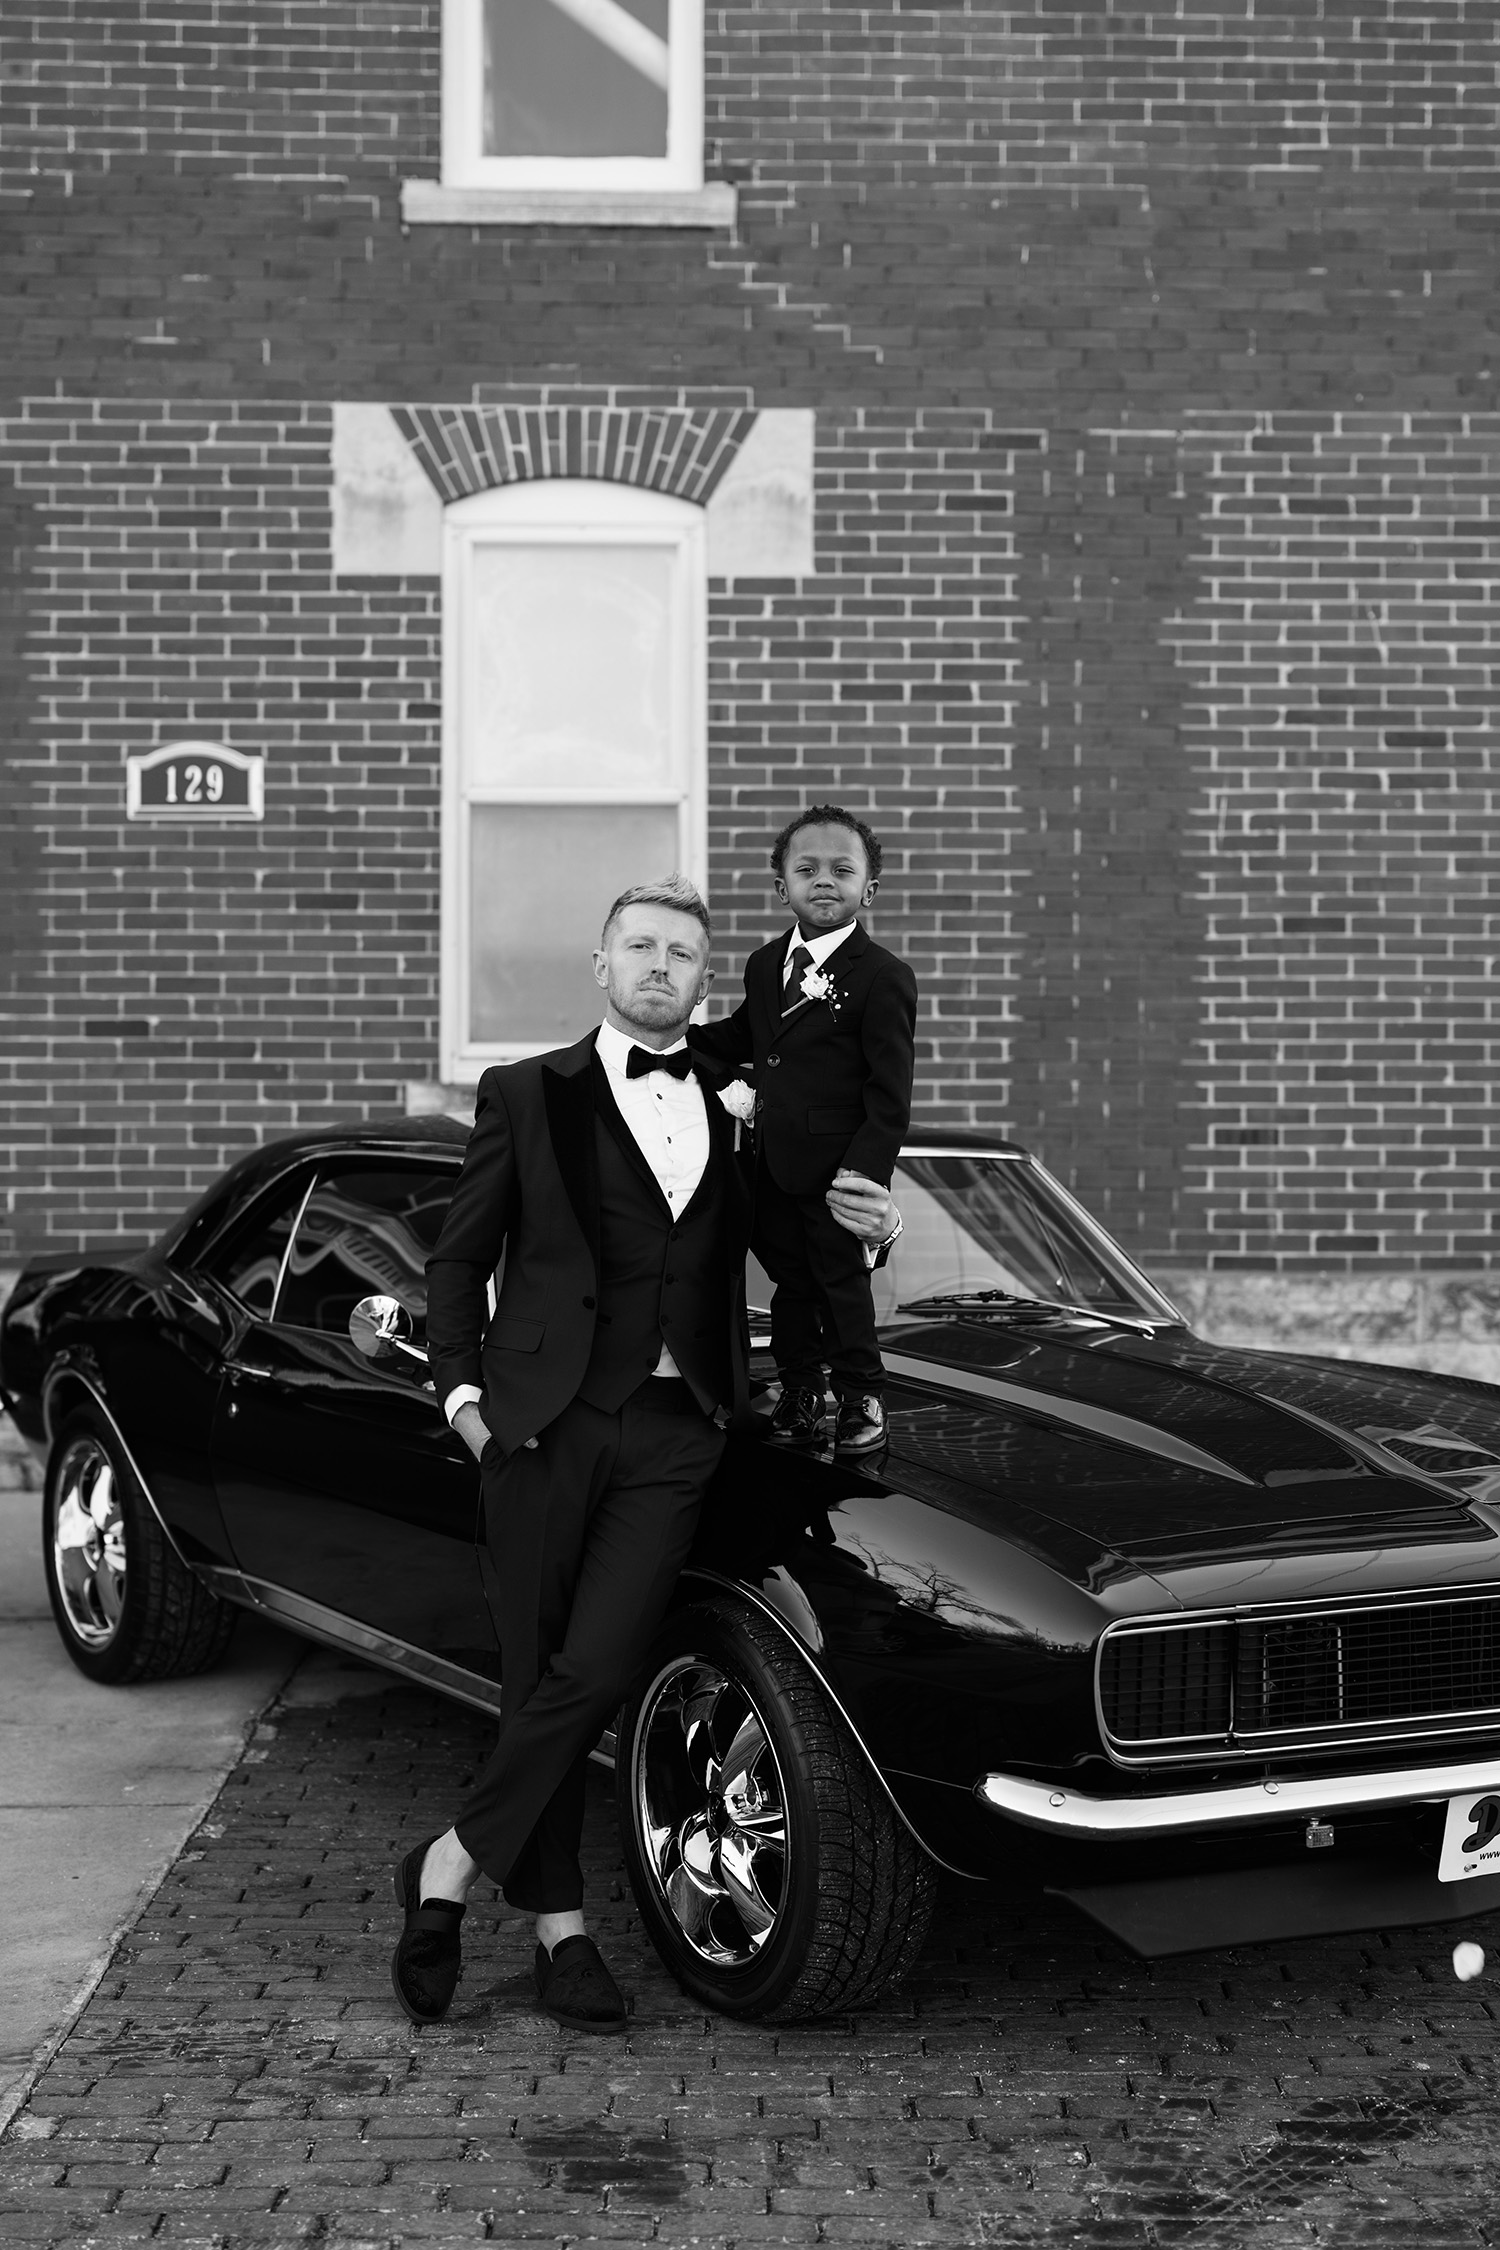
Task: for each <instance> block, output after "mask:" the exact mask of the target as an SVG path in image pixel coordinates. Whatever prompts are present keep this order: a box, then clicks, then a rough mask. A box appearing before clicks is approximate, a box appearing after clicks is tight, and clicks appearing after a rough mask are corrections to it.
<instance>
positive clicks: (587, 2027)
mask: <svg viewBox="0 0 1500 2250" xmlns="http://www.w3.org/2000/svg"><path fill="white" fill-rule="evenodd" d="M536 1994H537V1999H538V2000H539V2001H540V2002H541V2005H542V2009H543V2011H544V2013H545V2014H547V2015H549V2016H551V2017H553V2018H554V2019H555V2020H556V2021H557V2022H558V2023H561V2024H566V2025H567V2027H568V2029H569V2030H570V2031H623V2030H624V2029H625V1999H624V1995H623V1994H622V1993H621V1991H620V1987H619V1986H618V1985H617V1984H616V1983H615V1980H614V1978H613V1977H612V1976H611V1975H610V1973H609V1971H608V1969H606V1967H605V1966H604V1962H603V1959H602V1958H601V1956H600V1952H599V1948H598V1946H597V1945H595V1943H594V1941H593V1939H592V1938H591V1937H565V1938H559V1939H558V1941H557V1943H556V1945H555V1946H554V1947H553V1948H552V1951H551V1952H550V1953H549V1952H548V1951H547V1948H546V1947H545V1945H538V1947H537V1949H536Z"/></svg>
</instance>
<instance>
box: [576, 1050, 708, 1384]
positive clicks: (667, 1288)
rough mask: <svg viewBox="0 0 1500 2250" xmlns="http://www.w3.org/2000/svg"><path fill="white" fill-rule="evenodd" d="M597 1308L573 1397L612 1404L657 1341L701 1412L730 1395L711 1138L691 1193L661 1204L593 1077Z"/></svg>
mask: <svg viewBox="0 0 1500 2250" xmlns="http://www.w3.org/2000/svg"><path fill="white" fill-rule="evenodd" d="M602 1075H603V1073H602V1071H599V1070H597V1068H596V1077H595V1085H596V1111H597V1114H596V1116H595V1121H594V1142H595V1148H596V1151H597V1155H598V1163H599V1309H598V1313H597V1315H596V1326H595V1329H594V1344H593V1349H592V1351H591V1352H590V1354H589V1363H588V1366H587V1368H586V1369H585V1370H584V1377H583V1381H582V1383H581V1384H580V1386H579V1390H578V1396H579V1397H580V1398H581V1399H583V1400H584V1401H585V1403H586V1404H588V1405H589V1406H597V1407H599V1408H601V1409H602V1410H603V1411H604V1412H605V1413H613V1412H615V1411H616V1409H617V1408H619V1407H620V1406H622V1405H623V1404H624V1402H625V1400H626V1399H627V1398H628V1397H629V1396H630V1394H631V1392H632V1391H634V1390H637V1389H639V1387H640V1385H641V1384H642V1383H643V1382H644V1381H645V1379H646V1377H647V1376H648V1375H650V1374H652V1373H653V1372H654V1370H655V1367H656V1363H657V1361H658V1360H659V1359H660V1357H661V1348H662V1345H663V1344H665V1345H666V1346H667V1349H668V1350H669V1351H670V1352H671V1354H672V1357H673V1359H674V1360H675V1361H676V1362H677V1365H678V1367H679V1368H680V1369H681V1371H682V1374H683V1376H684V1378H685V1379H686V1381H687V1382H688V1383H689V1384H691V1386H692V1389H693V1393H694V1396H695V1397H696V1398H697V1400H698V1403H699V1405H700V1406H701V1407H702V1408H703V1409H704V1412H705V1413H710V1412H712V1410H713V1409H714V1408H715V1407H716V1406H728V1405H730V1404H731V1403H732V1400H733V1395H734V1380H733V1372H732V1364H731V1359H730V1349H729V1322H730V1287H729V1264H728V1259H727V1256H726V1253H725V1242H724V1196H725V1192H726V1187H725V1180H724V1176H723V1164H722V1161H721V1159H720V1158H719V1156H718V1154H717V1152H716V1150H715V1149H713V1148H712V1147H711V1148H710V1151H709V1159H708V1162H707V1164H706V1165H705V1166H704V1169H703V1177H702V1179H701V1180H700V1181H699V1183H698V1186H697V1189H696V1191H695V1192H694V1195H693V1198H692V1201H691V1202H690V1203H689V1204H688V1206H687V1209H686V1210H685V1211H684V1212H683V1213H682V1215H681V1217H680V1218H679V1219H678V1220H677V1221H676V1223H675V1224H674V1223H673V1219H672V1211H671V1206H670V1205H669V1204H668V1202H667V1199H666V1197H665V1196H664V1195H663V1194H662V1192H661V1189H660V1188H659V1187H658V1186H657V1184H656V1180H655V1177H654V1175H653V1173H652V1170H651V1167H650V1165H649V1164H648V1163H647V1162H646V1159H645V1157H644V1156H642V1154H641V1152H640V1148H639V1146H638V1145H637V1143H636V1140H635V1136H634V1135H633V1134H632V1132H631V1130H630V1127H629V1126H628V1125H627V1124H626V1123H625V1120H624V1118H623V1117H621V1115H620V1113H619V1111H618V1109H616V1108H615V1104H614V1100H613V1097H612V1096H611V1095H610V1093H609V1091H608V1085H607V1082H606V1084H605V1086H604V1087H602V1088H600V1087H599V1086H598V1080H599V1078H600V1077H602Z"/></svg>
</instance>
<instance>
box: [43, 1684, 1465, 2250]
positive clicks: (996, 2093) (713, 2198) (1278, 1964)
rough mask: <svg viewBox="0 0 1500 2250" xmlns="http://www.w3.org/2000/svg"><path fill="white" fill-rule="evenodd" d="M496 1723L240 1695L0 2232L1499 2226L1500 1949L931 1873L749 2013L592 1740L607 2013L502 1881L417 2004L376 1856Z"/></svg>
mask: <svg viewBox="0 0 1500 2250" xmlns="http://www.w3.org/2000/svg"><path fill="white" fill-rule="evenodd" d="M485 1739H486V1730H485V1728H484V1727H483V1726H482V1724H480V1723H479V1722H477V1721H474V1720H471V1719H470V1718H469V1717H468V1716H467V1715H465V1714H463V1713H458V1712H455V1711H453V1710H451V1709H450V1708H448V1707H447V1706H444V1705H442V1704H440V1703H439V1702H438V1701H436V1700H435V1699H433V1698H430V1697H428V1696H426V1695H425V1694H422V1693H419V1692H416V1691H412V1690H407V1689H405V1688H399V1687H397V1688H393V1689H391V1690H390V1691H389V1692H383V1693H380V1694H378V1695H375V1696H372V1697H370V1698H368V1699H365V1700H362V1701H356V1702H353V1703H345V1704H342V1705H339V1706H337V1707H334V1708H332V1709H315V1710H301V1709H298V1710H283V1711H281V1712H280V1713H279V1714H278V1717H277V1721H276V1724H275V1726H274V1728H271V1727H268V1728H265V1729H263V1730H262V1736H261V1737H258V1738H257V1743H256V1746H255V1747H253V1748H252V1749H251V1751H250V1753H249V1755H248V1758H247V1760H246V1762H245V1763H244V1764H243V1765H242V1766H241V1767H240V1768H239V1770H238V1771H237V1772H236V1773H235V1774H234V1775H233V1776H232V1777H231V1779H230V1781H229V1782H228V1784H227V1785H226V1787H225V1789H224V1791H223V1794H222V1796H221V1798H220V1800H219V1803H218V1805H217V1806H216V1807H215V1810H214V1813H213V1815H212V1817H211V1819H210V1820H209V1821H208V1822H207V1823H206V1824H205V1826H204V1827H203V1829H202V1830H201V1831H200V1832H199V1833H198V1834H197V1835H195V1836H194V1837H193V1838H192V1839H191V1841H190V1846H189V1849H188V1850H187V1851H186V1852H185V1853H184V1855H183V1858H182V1860H181V1861H180V1862H179V1864H178V1866H177V1867H176V1868H175V1870H174V1871H173V1873H172V1874H171V1876H170V1877H169V1878H168V1880H167V1882H166V1883H165V1885H164V1886H163V1888H162V1890H161V1891H160V1893H159V1894H158V1896H157V1898H156V1900H155V1902H154V1903H153V1905H152V1906H151V1907H150V1908H149V1909H148V1910H147V1912H146V1913H145V1915H144V1916H143V1918H142V1920H141V1922H140V1924H139V1926H138V1927H137V1929H136V1930H135V1932H134V1933H133V1935H132V1937H131V1938H130V1940H129V1941H128V1942H127V1944H126V1945H125V1946H124V1947H123V1948H122V1949H121V1952H120V1955H119V1957H118V1960H117V1962H116V1963H115V1965H114V1967H113V1969H112V1970H111V1972H110V1973H109V1974H108V1976H107V1977H106V1978H105V1981H104V1983H103V1985H102V1987H101V1988H100V1990H99V1992H98V1994H97V1996H96V1998H95V1999H94V2001H93V2002H92V2004H91V2005H90V2007H89V2008H88V2009H87V2011H86V2012H85V2014H84V2016H83V2017H82V2019H81V2021H80V2023H79V2025H78V2027H77V2029H76V2030H75V2031H74V2033H73V2035H72V2036H71V2037H70V2038H69V2039H68V2041H67V2042H66V2044H65V2045H64V2047H63V2048H62V2050H61V2052H60V2053H59V2054H58V2056H57V2059H56V2060H55V2061H54V2063H53V2064H52V2066H51V2068H50V2069H49V2070H48V2071H47V2072H46V2074H45V2076H44V2077H43V2078H42V2080H41V2082H40V2084H39V2085H38V2086H37V2088H36V2091H35V2095H34V2097H33V2099H32V2102H31V2104H30V2107H29V2108H28V2109H27V2110H26V2111H25V2112H23V2114H22V2115H21V2117H20V2118H19V2119H18V2120H17V2124H16V2126H15V2128H14V2129H13V2131H12V2132H11V2134H10V2135H9V2137H8V2138H7V2140H6V2142H5V2143H4V2145H3V2147H0V2240H3V2241H4V2242H5V2243H6V2244H7V2245H9V2244H22V2243H25V2244H52V2243H56V2244H64V2243H66V2244H70V2245H82V2244H98V2245H100V2246H101V2250H103V2246H109V2245H114V2244H119V2243H127V2242H130V2243H133V2242H144V2241H148V2240H149V2241H155V2242H162V2243H172V2244H204V2245H207V2244H216V2245H223V2246H226V2250H250V2246H251V2245H273V2244H292V2243H300V2242H325V2243H330V2244H334V2245H337V2246H339V2250H356V2246H359V2250H377V2246H378V2250H388V2246H390V2245H395V2244H399V2243H402V2242H438V2243H444V2242H452V2243H460V2242H471V2241H479V2240H487V2239H493V2240H502V2241H506V2242H512V2243H537V2244H568V2245H572V2244H588V2243H592V2242H625V2243H635V2242H653V2241H657V2242H662V2243H665V2244H679V2243H680V2244H688V2243H698V2242H702V2243H706V2244H712V2245H716V2246H718V2245H729V2244H765V2243H782V2242H787V2243H815V2242H828V2243H835V2244H837V2243H851V2244H852V2243H859V2244H892V2245H895V2244H901V2245H925V2244H941V2245H949V2244H954V2245H956V2244H968V2243H990V2242H994V2243H1013V2244H1062V2243H1071V2242H1075V2241H1081V2242H1090V2243H1091V2242H1100V2243H1153V2242H1163V2243H1169V2242H1176V2241H1182V2240H1188V2239H1192V2240H1201V2241H1204V2242H1209V2241H1211V2242H1212V2243H1213V2245H1214V2250H1221V2246H1224V2250H1232V2246H1234V2245H1238V2244H1242V2243H1245V2244H1248V2243H1252V2242H1253V2243H1256V2244H1263V2243H1267V2242H1274V2243H1283V2242H1285V2243H1288V2244H1301V2243H1306V2242H1315V2243H1317V2244H1319V2245H1322V2244H1334V2245H1344V2244H1354V2243H1364V2242H1367V2241H1370V2240H1372V2239H1377V2238H1378V2239H1380V2240H1382V2241H1387V2242H1391V2243H1402V2244H1406V2243H1412V2242H1417V2243H1420V2244H1421V2245H1422V2246H1423V2250H1428V2246H1438V2245H1442V2244H1444V2243H1449V2242H1451V2243H1463V2244H1477V2243H1485V2242H1490V2241H1492V2240H1494V2239H1495V2236H1496V2233H1497V2232H1500V2222H1497V2221H1496V2218H1495V2214H1496V2212H1497V2209H1500V2205H1497V2200H1496V2195H1495V2189H1496V2186H1497V2184H1500V2178H1497V2175H1500V2158H1497V2156H1496V2154H1495V2149H1494V2130H1493V2128H1494V2118H1495V2091H1496V2083H1497V2075H1500V2073H1497V2063H1500V2040H1497V2031H1496V2021H1495V2007H1494V2003H1493V2001H1492V1999H1491V1997H1490V1995H1491V1992H1492V1990H1493V1987H1492V1986H1491V1985H1490V1984H1489V1983H1488V1981H1487V1980H1485V1979H1481V1980H1480V1981H1479V1982H1478V1983H1477V1984H1471V1985H1467V1986H1460V1985H1459V1984H1457V1983H1456V1982H1455V1980H1454V1977H1453V1975H1452V1972H1451V1969H1450V1967H1449V1954H1450V1950H1451V1945H1452V1942H1453V1933H1451V1932H1450V1933H1448V1934H1447V1935H1446V1936H1445V1935H1444V1934H1443V1933H1441V1932H1434V1933H1428V1934H1424V1933H1421V1932H1417V1933H1404V1934H1398V1935H1397V1936H1395V1937H1394V1938H1391V1939H1384V1938H1379V1937H1371V1938H1352V1939H1346V1940H1335V1941H1322V1942H1319V1943H1315V1944H1313V1943H1310V1944H1305V1945H1297V1946H1291V1947H1287V1948H1283V1949H1281V1950H1279V1951H1249V1950H1247V1951H1245V1952H1243V1953H1235V1954H1220V1955H1215V1956H1212V1957H1208V1958H1202V1959H1195V1960H1189V1961H1186V1962H1175V1963H1165V1964H1157V1965H1155V1966H1150V1965H1146V1964H1142V1963H1138V1962H1134V1961H1131V1960H1129V1959H1127V1958H1126V1957H1125V1956H1124V1955H1123V1954H1122V1953H1121V1952H1119V1951H1118V1950H1117V1949H1116V1948H1115V1947H1114V1946H1112V1945H1111V1944H1109V1943H1107V1942H1104V1941H1102V1940H1100V1941H1095V1940H1094V1939H1093V1938H1092V1937H1091V1936H1090V1935H1089V1934H1088V1933H1087V1932H1086V1930H1085V1929H1084V1928H1083V1926H1082V1925H1081V1924H1078V1923H1076V1922H1074V1921H1073V1920H1071V1918H1067V1917H1065V1915H1064V1913H1063V1912H1062V1911H1061V1910H1057V1911H1053V1910H1051V1909H1047V1908H1044V1907H1038V1906H1036V1905H1028V1904H1026V1903H1025V1902H1014V1901H1013V1902H1011V1903H1009V1904H1007V1903H1006V1902H1005V1901H1004V1900H997V1899H996V1897H995V1896H994V1895H993V1894H992V1893H987V1892H984V1891H981V1890H979V1889H977V1888H975V1889H971V1888H969V1887H967V1886H959V1885H956V1884H955V1885H954V1886H953V1887H952V1888H951V1889H949V1890H948V1892H947V1893H946V1895H945V1898H944V1902H943V1905H942V1908H941V1911H940V1913H939V1917H938V1920H937V1923H936V1925H935V1932H934V1936H933V1939H932V1942H931V1944H930V1945H929V1948H928V1951H927V1954H926V1957H925V1959H924V1961H923V1962H922V1964H921V1966H920V1969H919V1971H918V1973H917V1975H916V1976H915V1978H914V1979H913V1981H912V1982H911V1984H910V1985H909V1986H908V1988H907V1989H906V1990H905V1992H903V1993H902V1994H900V1995H899V1996H898V1997H896V1998H895V1999H894V2000H893V2001H892V2002H891V2003H890V2005H888V2006H887V2007H885V2008H883V2009H881V2010H880V2011H879V2012H877V2013H875V2014H873V2015H865V2016H860V2017H858V2018H855V2019H852V2020H850V2019H840V2020H837V2021H832V2022H829V2023H824V2024H820V2025H814V2026H809V2027H803V2028H794V2029H784V2028H783V2029H769V2028H764V2027H758V2026H755V2025H741V2024H735V2023H730V2022H727V2021H724V2020H722V2019H719V2018H716V2017H713V2016H706V2015H705V2014H704V2013H703V2012H702V2011H701V2010H700V2009H698V2008H696V2007H693V2006H691V2005H690V2004H688V2003H687V2002H686V2001H685V2000H684V1999H683V1997H682V1996H681V1994H680V1993H679V1992H678V1991H677V1989H676V1987H675V1985H674V1984H673V1983H672V1982H671V1980H670V1979H669V1978H668V1977H667V1976H666V1975H665V1974H664V1973H663V1971H662V1969H661V1968H660V1966H659V1964H658V1963H657V1961H656V1959H655V1957H654V1955H653V1954H652V1953H651V1952H650V1950H649V1948H648V1946H647V1945H646V1943H645V1941H644V1939H643V1938H642V1936H641V1933H640V1930H639V1928H638V1925H637V1923H636V1921H635V1918H634V1915H633V1912H632V1910H631V1907H630V1905H629V1903H628V1898H627V1896H626V1893H625V1890H624V1885H623V1880H622V1876H621V1871H620V1867H619V1861H618V1857H617V1853H616V1850H615V1846H614V1840H613V1828H612V1821H611V1810H610V1792H609V1784H608V1781H607V1779H606V1778H605V1777H603V1776H602V1775H601V1776H600V1777H599V1780H598V1783H597V1786H596V1788H595V1791H594V1796H593V1802H592V1807H591V1813H590V1827H589V1850H590V1860H591V1878H590V1879H591V1884H592V1888H593V1897H594V1899H595V1900H596V1901H597V1902H598V1903H599V1908H600V1911H599V1914H598V1922H599V1925H600V1933H601V1936H602V1937H603V1940H604V1942H605V1944H606V1946H607V1948H608V1950H609V1952H610V1953H611V1955H612V1956H613V1958H614V1960H615V1962H616V1964H617V1965H618V1966H619V1968H620V1969H622V1970H623V1972H624V1978H625V1981H627V1982H628V1984H629V1985H630V1986H631V1987H632V1988H633V1992H634V2010H635V2013H634V2023H633V2027H632V2032H631V2036H630V2037H629V2039H628V2041H625V2042H621V2041H601V2040H588V2039H569V2038H566V2037H564V2036H563V2035H562V2034H561V2033H559V2032H558V2031H557V2030H556V2029H555V2028H554V2027H553V2026H551V2025H550V2024H549V2023H548V2022H547V2021H546V2020H545V2019H544V2018H541V2017H539V2016H537V2015H535V2014H534V2013H532V2012H531V2009H530V2007H529V2006H528V2000H529V1994H530V1987H529V1982H528V1976H527V1963H528V1954H529V1944H528V1940H527V1933H526V1926H525V1925H524V1924H523V1923H521V1922H520V1921H518V1920H516V1919H515V1918H513V1917H510V1916H505V1915H503V1914H501V1913H500V1912H499V1911H498V1910H497V1908H496V1907H495V1906H494V1904H493V1903H489V1902H488V1899H487V1902H486V1903H482V1904H481V1905H480V1906H479V1909H478V1911H477V1912H476V1913H474V1914H473V1915H472V1916H471V1921H470V1928H469V1954H470V1961H471V1967H470V1970H469V1973H468V1977H467V1980H466V1982H465V1984H464V1985H463V1986H462V1987H461V1988H460V2000H461V2005H459V2006H458V2007H457V2008H456V2010H455V2013H454V2014H453V2016H452V2017H451V2018H450V2020H449V2021H448V2022H447V2023H446V2024H445V2025H443V2026H441V2027H435V2028H431V2029H427V2030H423V2031H420V2032H418V2031H413V2030H411V2029H409V2028H408V2026H407V2024H406V2023H405V2021H404V2020H403V2018H402V2017H401V2016H400V2015H399V2014H398V2013H397V2011H396V2008H395V2004H394V2002H393V2000H392V1998H391V1994H390V1990H389V1985H388V1982H387V1963H388V1958H389V1952H390V1946H391V1943H392V1936H393V1923H394V1914H393V1905H392V1900H391V1895H390V1889H389V1874H388V1869H389V1866H390V1863H391V1862H392V1860H393V1859H394V1857H395V1856H396V1854H397V1852H398V1851H399V1850H401V1849H402V1848H403V1847H405V1846H406V1845H408V1844H409V1843H410V1842H412V1841H413V1840H414V1839H415V1838H416V1837H418V1836H420V1835H421V1834H422V1833H423V1832H424V1830H425V1829H426V1828H427V1827H428V1826H429V1825H430V1824H431V1822H432V1819H433V1816H434V1815H435V1814H436V1813H437V1812H438V1810H439V1808H441V1807H443V1806H445V1805H446V1804H448V1803H449V1802H451V1800H452V1798H453V1796H454V1793H455V1791H456V1790H457V1788H458V1787H459V1785H460V1783H461V1780H462V1777H463V1775H464V1774H465V1772H466V1771H467V1770H468V1769H469V1767H470V1765H471V1763H472V1761H473V1760H474V1759H475V1757H476V1756H477V1755H479V1754H480V1753H481V1751H482V1749H483V1746H484V1742H485ZM1465 1934H1473V1935H1477V1936H1479V1937H1480V1938H1481V1940H1482V1939H1483V1938H1484V1937H1485V1936H1486V1934H1487V1932H1486V1930H1485V1928H1484V1926H1483V1925H1470V1926H1469V1929H1468V1930H1467V1931H1466V1933H1465ZM1494 1937H1495V1942H1496V1946H1497V1948H1500V1931H1497V1932H1495V1933H1494Z"/></svg>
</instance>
